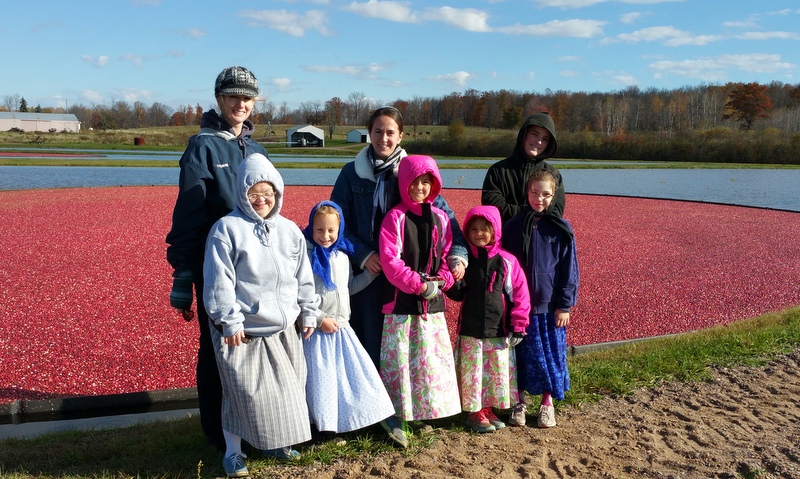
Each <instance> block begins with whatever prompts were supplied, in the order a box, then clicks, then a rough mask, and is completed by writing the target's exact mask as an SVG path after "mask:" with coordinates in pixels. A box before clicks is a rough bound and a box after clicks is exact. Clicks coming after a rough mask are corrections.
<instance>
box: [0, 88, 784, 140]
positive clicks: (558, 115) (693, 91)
mask: <svg viewBox="0 0 800 479" xmlns="http://www.w3.org/2000/svg"><path fill="white" fill-rule="evenodd" d="M386 104H390V105H392V106H394V107H396V108H397V109H399V110H400V111H401V112H402V113H403V117H404V119H405V123H406V130H407V131H409V130H411V132H412V133H416V129H417V128H418V127H420V126H422V125H448V126H449V125H453V124H459V125H463V126H467V127H481V128H485V129H487V130H498V129H512V130H513V129H516V128H517V127H518V126H519V125H520V124H521V123H522V121H523V120H524V118H526V117H527V116H528V115H530V114H532V113H534V112H537V111H548V112H549V113H550V114H551V115H552V116H553V119H554V120H555V123H556V126H557V129H558V131H559V132H561V131H563V132H573V133H576V132H586V131H590V132H594V133H600V134H604V135H608V136H615V135H624V134H637V133H646V132H684V131H703V130H709V129H714V128H717V127H727V128H739V129H743V130H750V129H769V128H777V129H779V130H781V131H783V132H786V133H797V132H800V85H791V84H787V83H781V82H771V83H769V84H766V85H762V84H759V83H726V84H724V85H698V86H693V87H689V86H686V87H683V88H678V89H671V90H668V89H656V88H648V89H644V90H642V89H640V88H638V87H635V86H631V87H628V88H625V89H623V90H617V91H613V92H606V93H603V92H593V93H587V92H582V91H580V92H569V91H564V90H558V91H553V90H550V89H547V90H545V91H544V92H519V91H513V90H504V89H503V90H497V91H482V92H479V91H477V90H474V89H467V90H465V91H463V92H460V93H458V92H453V93H450V94H448V95H445V96H442V97H425V98H423V97H419V96H414V97H413V98H412V99H410V100H403V99H398V100H395V101H393V102H388V103H385V102H381V101H375V100H372V99H369V98H367V97H366V95H364V94H363V93H361V92H353V93H351V94H350V95H349V96H348V97H347V98H346V99H343V98H340V97H334V98H331V99H329V100H327V101H325V102H323V101H320V100H311V101H306V102H303V103H301V104H300V105H299V106H298V107H297V108H295V109H291V108H289V107H288V104H287V103H286V102H283V103H281V104H275V103H274V102H272V101H267V100H261V99H259V100H257V101H256V104H255V107H254V110H253V116H252V119H253V121H254V122H255V123H260V124H269V123H275V124H306V123H307V124H313V125H317V126H319V127H325V128H326V129H327V130H328V133H329V136H331V135H332V134H333V131H334V129H335V128H336V127H337V126H352V127H354V128H359V127H360V128H363V127H364V125H365V124H366V121H367V118H368V117H369V115H370V112H371V111H373V110H374V109H375V108H377V107H379V106H383V105H386ZM208 108H215V105H213V104H212V105H209V106H208ZM0 110H5V111H35V112H41V113H72V114H74V115H75V116H76V117H77V118H78V120H79V121H81V123H82V125H83V127H84V128H87V127H89V128H94V129H128V128H147V127H159V126H169V125H176V126H180V125H193V124H199V122H200V117H201V116H202V113H203V111H204V109H203V107H202V106H201V105H200V104H199V103H198V104H196V105H185V106H180V107H178V108H177V109H172V108H171V107H169V106H167V105H165V104H163V103H158V102H156V103H153V104H151V105H147V104H145V103H143V102H140V101H136V102H133V103H128V102H125V101H113V102H112V103H111V105H110V106H108V105H89V106H84V105H81V104H77V105H72V106H68V107H66V106H65V107H63V108H62V107H55V108H53V107H45V108H42V107H41V106H39V105H37V106H36V107H35V108H30V106H29V105H28V104H27V102H26V101H25V98H24V97H21V96H20V95H18V94H16V95H5V96H4V97H3V103H2V105H0Z"/></svg>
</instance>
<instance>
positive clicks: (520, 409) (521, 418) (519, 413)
mask: <svg viewBox="0 0 800 479" xmlns="http://www.w3.org/2000/svg"><path fill="white" fill-rule="evenodd" d="M527 411H528V406H527V405H525V404H522V403H517V405H516V406H514V407H512V408H511V417H509V418H508V423H509V424H511V425H512V426H524V425H525V413H526V412H527Z"/></svg>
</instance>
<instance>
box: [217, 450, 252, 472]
mask: <svg viewBox="0 0 800 479" xmlns="http://www.w3.org/2000/svg"><path fill="white" fill-rule="evenodd" d="M245 457H247V456H245V455H244V454H239V453H234V454H231V455H230V456H226V457H225V458H224V459H223V460H222V468H223V469H225V474H227V475H228V477H247V476H249V475H250V473H249V472H247V466H245V465H244V458H245Z"/></svg>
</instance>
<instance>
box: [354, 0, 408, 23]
mask: <svg viewBox="0 0 800 479" xmlns="http://www.w3.org/2000/svg"><path fill="white" fill-rule="evenodd" d="M344 9H345V10H347V11H349V12H352V13H355V14H357V15H361V16H362V17H368V18H380V19H382V20H390V21H392V22H398V23H417V22H418V21H419V18H418V17H417V14H416V13H414V12H412V11H411V9H410V8H408V6H407V5H406V4H404V3H400V2H392V1H379V0H369V1H368V2H367V3H359V2H353V3H351V4H350V5H348V6H346V7H344Z"/></svg>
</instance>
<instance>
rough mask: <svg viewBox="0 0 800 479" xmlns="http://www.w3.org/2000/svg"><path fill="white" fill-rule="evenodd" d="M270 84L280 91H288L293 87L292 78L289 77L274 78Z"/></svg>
mask: <svg viewBox="0 0 800 479" xmlns="http://www.w3.org/2000/svg"><path fill="white" fill-rule="evenodd" d="M269 84H270V85H272V86H273V87H275V89H276V90H278V91H286V90H288V89H289V88H291V86H292V80H290V79H288V78H273V79H271V80H270V81H269Z"/></svg>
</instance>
